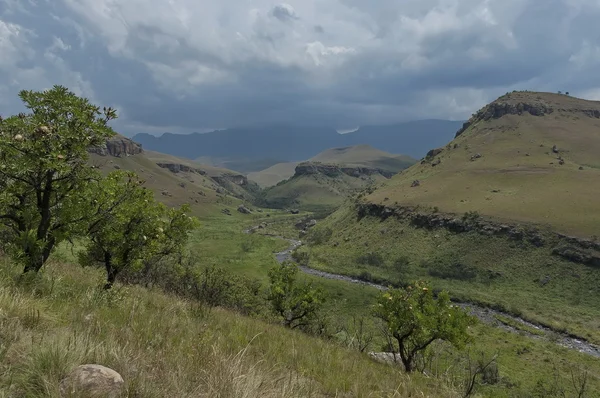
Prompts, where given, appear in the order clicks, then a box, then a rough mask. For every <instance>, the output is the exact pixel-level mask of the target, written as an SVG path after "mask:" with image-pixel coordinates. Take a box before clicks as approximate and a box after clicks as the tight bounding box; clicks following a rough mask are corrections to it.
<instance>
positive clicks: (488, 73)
mask: <svg viewBox="0 0 600 398" xmlns="http://www.w3.org/2000/svg"><path fill="white" fill-rule="evenodd" d="M599 18H600V6H599V5H598V3H597V2H596V1H592V0H547V1H544V2H540V1H537V0H504V1H502V2H500V1H490V0H460V1H459V0H407V1H404V2H398V1H395V0H380V1H377V2H365V1H359V0H321V1H316V0H303V1H300V0H293V1H292V0H289V4H288V3H281V4H273V2H271V1H267V0H252V1H242V0H228V1H206V2H202V4H200V3H199V2H197V1H193V0H178V1H170V2H165V1H162V0H122V1H119V2H114V1H109V0H78V1H75V0H60V1H59V0H57V1H52V2H51V1H18V0H0V107H1V108H0V114H7V113H14V112H16V111H18V110H19V109H20V105H19V101H18V99H17V97H16V94H17V92H18V91H19V90H20V89H23V88H26V89H44V88H48V87H50V86H51V85H53V84H64V85H66V86H68V87H70V88H71V89H72V90H74V91H75V92H77V93H78V94H81V95H85V96H87V97H89V98H90V99H91V100H93V101H94V102H96V103H99V104H101V105H112V106H116V107H117V108H118V109H119V110H120V114H121V117H120V119H119V120H118V122H117V123H116V127H117V128H118V129H120V130H121V131H123V132H125V133H128V134H133V133H136V132H140V131H148V132H162V131H166V130H168V131H173V132H191V131H195V130H203V129H206V128H222V127H229V126H242V125H256V124H270V123H301V124H328V125H331V126H334V127H346V126H354V125H359V124H364V123H391V122H395V121H399V120H403V119H410V118H430V117H439V118H453V119H462V118H466V117H468V116H469V115H470V114H471V113H472V112H474V111H475V110H477V108H478V107H480V106H482V105H483V104H485V103H486V102H488V101H490V100H492V99H494V98H495V97H497V96H498V95H500V94H503V93H504V92H506V91H509V90H512V89H531V90H548V91H557V90H563V91H570V92H571V93H572V94H574V95H582V96H586V97H589V98H594V99H596V98H600V74H598V73H597V70H598V68H599V67H600V47H599V46H598V43H599V42H600V28H599V27H598V26H597V25H598V24H597V21H598V20H599Z"/></svg>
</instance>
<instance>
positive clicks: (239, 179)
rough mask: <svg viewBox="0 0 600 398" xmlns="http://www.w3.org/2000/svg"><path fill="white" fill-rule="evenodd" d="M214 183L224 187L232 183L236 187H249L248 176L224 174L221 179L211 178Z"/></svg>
mask: <svg viewBox="0 0 600 398" xmlns="http://www.w3.org/2000/svg"><path fill="white" fill-rule="evenodd" d="M211 178H212V180H213V181H214V182H216V183H217V184H219V185H224V184H227V183H232V184H235V185H239V186H240V187H245V186H246V185H248V179H247V178H246V176H243V175H241V174H227V173H226V174H223V175H221V176H219V177H211Z"/></svg>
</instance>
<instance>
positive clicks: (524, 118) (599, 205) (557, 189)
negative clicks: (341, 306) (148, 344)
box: [367, 92, 600, 236]
mask: <svg viewBox="0 0 600 398" xmlns="http://www.w3.org/2000/svg"><path fill="white" fill-rule="evenodd" d="M468 123H470V125H469V124H467V125H466V127H467V128H466V129H465V130H464V131H462V132H460V134H459V135H458V137H456V138H455V139H454V140H453V141H452V142H451V143H449V144H448V145H447V146H446V147H444V148H441V149H442V151H441V153H439V154H437V155H435V156H429V157H427V158H425V159H424V161H423V162H421V163H419V164H416V165H414V166H413V167H411V168H409V169H408V170H406V171H404V172H402V173H401V174H398V175H396V176H395V177H394V178H392V179H391V180H390V181H389V182H388V183H387V184H386V186H385V187H382V188H380V189H377V190H376V191H375V192H374V193H373V194H371V195H369V196H367V200H368V201H371V202H374V203H384V202H385V203H388V204H392V203H396V202H397V204H398V205H421V206H431V207H437V208H439V210H440V211H442V212H452V213H460V214H462V213H465V212H467V211H477V212H479V213H481V214H482V215H486V216H491V217H495V218H498V219H507V220H515V221H519V222H530V223H536V224H544V225H548V226H550V227H552V228H554V229H556V230H559V231H562V232H567V233H572V234H578V235H587V236H589V235H598V234H600V103H599V102H595V101H586V100H582V99H577V98H573V97H569V96H566V95H559V94H550V93H534V92H517V93H511V94H508V95H506V96H503V97H501V98H499V99H498V100H496V101H494V102H493V103H491V104H489V105H488V106H486V107H484V108H482V109H481V110H480V111H479V112H478V113H477V114H475V115H474V116H473V118H472V119H471V120H470V121H469V122H468ZM415 180H419V182H420V185H419V186H416V187H411V185H413V182H414V181H415ZM386 198H387V199H386Z"/></svg>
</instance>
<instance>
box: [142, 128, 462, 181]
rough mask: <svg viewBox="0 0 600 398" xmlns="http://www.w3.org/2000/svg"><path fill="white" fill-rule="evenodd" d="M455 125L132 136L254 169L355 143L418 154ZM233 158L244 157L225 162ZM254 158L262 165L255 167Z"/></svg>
mask: <svg viewBox="0 0 600 398" xmlns="http://www.w3.org/2000/svg"><path fill="white" fill-rule="evenodd" d="M460 125H462V122H455V121H448V120H419V121H412V122H406V123H398V124H394V125H388V126H364V127H361V128H360V129H358V130H357V131H355V132H352V133H347V134H339V133H337V131H336V130H335V129H333V128H328V127H318V126H304V127H303V126H267V127H262V128H258V127H252V128H232V129H227V130H222V131H214V132H210V133H204V134H200V133H194V134H189V135H183V134H172V133H165V134H163V135H161V136H160V137H156V136H153V135H150V134H146V133H140V134H136V135H135V136H134V137H133V140H135V141H136V142H139V143H141V144H142V145H143V147H144V148H145V149H149V150H154V151H159V152H162V153H168V154H171V155H175V156H180V157H184V158H189V159H197V158H200V157H203V159H206V158H207V157H208V158H210V159H214V161H213V163H211V164H220V165H225V166H226V167H228V168H233V169H236V170H238V169H239V170H240V171H257V170H262V169H265V168H267V167H270V166H272V165H274V164H276V163H278V162H285V161H290V162H296V161H302V160H306V159H310V158H311V157H312V156H315V155H316V154H318V153H320V152H322V151H324V150H326V149H328V148H334V147H347V146H354V145H358V144H369V145H372V146H374V147H376V148H378V149H381V150H386V151H390V152H396V153H404V154H406V155H409V156H412V157H417V158H418V157H421V156H423V155H424V154H425V152H427V150H428V149H429V148H431V147H432V146H437V145H442V144H443V143H445V142H447V141H448V140H449V139H451V138H452V134H454V132H455V131H456V130H457V129H458V128H459V127H460ZM274 158H275V159H274ZM235 159H244V161H243V162H242V163H238V164H235V163H231V162H235ZM274 160H275V161H274ZM277 160H278V161H277ZM256 163H262V164H263V165H265V164H267V165H266V166H265V167H262V168H256V166H255V164H256ZM239 166H242V167H239Z"/></svg>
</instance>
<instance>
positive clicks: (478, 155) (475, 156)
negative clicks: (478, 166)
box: [471, 153, 481, 162]
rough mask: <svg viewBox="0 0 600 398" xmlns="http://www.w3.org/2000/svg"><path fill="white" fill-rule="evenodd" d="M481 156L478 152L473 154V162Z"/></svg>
mask: <svg viewBox="0 0 600 398" xmlns="http://www.w3.org/2000/svg"><path fill="white" fill-rule="evenodd" d="M480 157H481V154H480V153H476V154H475V155H472V156H471V162H473V161H475V160H476V159H479V158H480Z"/></svg>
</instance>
